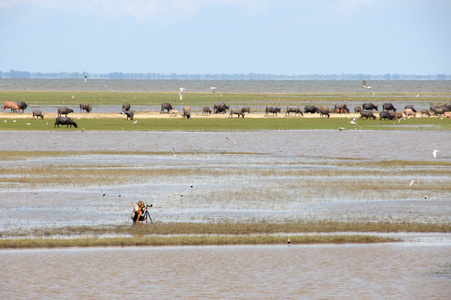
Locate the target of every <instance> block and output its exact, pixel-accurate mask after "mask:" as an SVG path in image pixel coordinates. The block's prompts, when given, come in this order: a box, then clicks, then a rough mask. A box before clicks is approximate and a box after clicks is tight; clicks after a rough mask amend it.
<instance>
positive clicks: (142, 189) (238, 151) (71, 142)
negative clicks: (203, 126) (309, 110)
mask: <svg viewBox="0 0 451 300" xmlns="http://www.w3.org/2000/svg"><path fill="white" fill-rule="evenodd" d="M0 138H1V140H3V141H6V140H8V143H2V144H0V151H26V153H28V154H26V153H25V154H21V155H20V156H19V157H16V156H12V157H9V158H8V157H5V158H3V159H2V160H1V161H0V169H1V170H2V172H1V174H2V175H1V176H0V178H1V180H0V195H1V197H0V216H1V218H0V219H1V221H0V222H1V223H0V225H1V228H2V230H4V231H10V230H16V229H19V230H28V229H33V228H45V227H55V228H57V227H66V226H102V225H120V224H130V223H131V221H130V213H131V210H132V205H133V203H135V202H137V201H139V200H142V201H144V202H146V203H153V204H154V207H153V208H152V209H151V213H152V218H153V220H154V221H155V222H207V223H208V222H215V223H217V222H292V221H299V220H304V221H339V222H378V221H384V222H422V223H423V222H426V223H428V222H429V223H437V224H442V223H445V224H449V223H450V215H451V203H450V201H449V199H451V188H450V186H451V165H450V163H451V155H450V153H451V145H450V142H449V141H450V140H451V134H450V133H449V132H446V131H433V132H432V131H431V132H425V131H413V132H408V133H406V132H401V131H399V132H398V131H390V132H384V131H356V132H351V131H348V132H337V131H327V130H323V131H321V130H313V131H259V132H233V133H225V132H222V133H202V132H188V133H181V132H170V133H166V132H127V133H126V132H84V133H81V132H71V133H62V132H14V135H13V137H11V132H0ZM24 141H26V142H24ZM381 141H383V143H381ZM421 141H427V143H423V142H421ZM433 149H440V152H439V155H438V156H437V158H434V157H433V156H432V150H433ZM56 150H57V151H56ZM52 151H53V152H52ZM49 153H50V154H49ZM412 181H413V182H412ZM104 194H105V196H104ZM426 196H427V198H426ZM18 215H21V216H23V217H21V218H19V219H18V218H17V216H18Z"/></svg>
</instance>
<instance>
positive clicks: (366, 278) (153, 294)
mask: <svg viewBox="0 0 451 300" xmlns="http://www.w3.org/2000/svg"><path fill="white" fill-rule="evenodd" d="M450 250H451V245H450V244H449V243H445V244H442V243H402V244H385V245H322V246H318V245H310V246H295V245H292V246H290V247H288V246H233V247H228V246H224V247H222V246H221V247H156V248H113V249H111V248H110V249H105V248H98V249H56V250H3V251H0V267H1V269H2V275H1V279H2V280H0V297H1V298H2V299H13V298H27V299H30V298H32V299H34V298H36V299H40V298H52V299H54V298H71V299H86V298H96V299H111V298H115V299H119V298H141V299H143V298H146V299H150V298H152V299H173V298H183V299H212V298H240V299H244V298H245V299H250V298H252V299H313V298H316V299H318V298H322V299H331V298H341V299H343V298H353V299H387V298H391V299H400V298H402V299H432V298H433V299H448V298H449V295H450V294H451V284H450V280H451V265H450V263H451V257H450ZM137 262H138V263H137ZM135 265H137V266H136V267H135Z"/></svg>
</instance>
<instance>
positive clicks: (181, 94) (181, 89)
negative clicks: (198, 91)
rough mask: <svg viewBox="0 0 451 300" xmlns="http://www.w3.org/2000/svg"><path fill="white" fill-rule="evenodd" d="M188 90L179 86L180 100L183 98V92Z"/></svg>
mask: <svg viewBox="0 0 451 300" xmlns="http://www.w3.org/2000/svg"><path fill="white" fill-rule="evenodd" d="M184 91H186V89H184V88H182V87H179V96H180V101H182V100H183V92H184Z"/></svg>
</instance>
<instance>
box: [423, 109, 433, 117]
mask: <svg viewBox="0 0 451 300" xmlns="http://www.w3.org/2000/svg"><path fill="white" fill-rule="evenodd" d="M421 116H428V117H430V116H431V113H430V112H429V110H427V109H422V110H421Z"/></svg>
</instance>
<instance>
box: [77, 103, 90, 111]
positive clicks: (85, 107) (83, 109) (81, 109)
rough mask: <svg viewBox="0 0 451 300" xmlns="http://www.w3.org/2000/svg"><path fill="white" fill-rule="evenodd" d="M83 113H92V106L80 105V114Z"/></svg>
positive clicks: (87, 104) (88, 104)
mask: <svg viewBox="0 0 451 300" xmlns="http://www.w3.org/2000/svg"><path fill="white" fill-rule="evenodd" d="M82 111H85V112H87V113H90V112H91V111H92V106H91V104H90V103H80V112H82Z"/></svg>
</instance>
